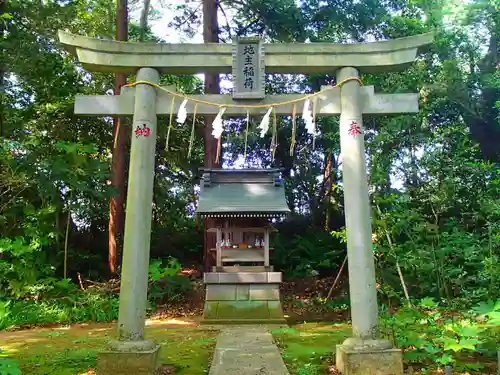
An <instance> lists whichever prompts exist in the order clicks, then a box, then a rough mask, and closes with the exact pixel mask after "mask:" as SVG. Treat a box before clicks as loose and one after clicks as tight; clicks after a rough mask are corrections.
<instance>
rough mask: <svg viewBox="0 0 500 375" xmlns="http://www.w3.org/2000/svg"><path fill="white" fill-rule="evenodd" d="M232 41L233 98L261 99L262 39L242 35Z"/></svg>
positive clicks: (262, 75) (262, 84)
mask: <svg viewBox="0 0 500 375" xmlns="http://www.w3.org/2000/svg"><path fill="white" fill-rule="evenodd" d="M233 43H234V44H233V70H232V73H233V86H234V89H233V98H235V99H263V98H264V96H265V93H264V74H265V67H264V62H265V59H264V46H263V44H262V43H263V42H262V39H261V38H254V37H248V38H247V37H242V38H237V39H236V40H235V41H234V42H233Z"/></svg>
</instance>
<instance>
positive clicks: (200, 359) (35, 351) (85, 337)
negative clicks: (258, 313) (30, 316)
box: [0, 323, 218, 375]
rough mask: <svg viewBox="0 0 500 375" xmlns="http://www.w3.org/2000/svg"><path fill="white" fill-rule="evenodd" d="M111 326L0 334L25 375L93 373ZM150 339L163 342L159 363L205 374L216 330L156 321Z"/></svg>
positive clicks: (191, 373) (188, 374)
mask: <svg viewBox="0 0 500 375" xmlns="http://www.w3.org/2000/svg"><path fill="white" fill-rule="evenodd" d="M114 332H115V329H114V326H112V325H94V326H92V325H90V326H87V327H77V328H71V327H68V328H57V329H39V330H29V331H20V332H14V333H0V342H1V345H0V346H1V348H2V350H6V351H7V353H8V354H9V356H10V357H11V358H13V359H15V360H17V361H18V362H19V364H20V367H21V370H22V371H23V374H30V375H49V374H50V375H84V374H94V373H95V372H94V369H95V366H96V354H97V352H98V351H99V350H102V349H104V348H105V347H106V345H107V343H108V341H109V340H110V339H111V338H112V337H113V336H114ZM146 332H147V333H146V335H147V337H148V338H150V339H152V340H154V341H155V342H157V343H158V344H161V345H162V349H161V353H160V362H161V363H162V364H164V365H171V366H172V367H175V373H176V374H181V375H201V374H206V373H207V370H208V368H209V366H210V362H211V359H212V354H213V351H214V347H215V338H216V335H217V333H218V332H217V331H216V330H211V329H206V328H205V329H203V328H198V327H196V326H175V327H171V326H165V325H161V323H160V324H159V325H157V324H153V325H152V326H151V327H148V328H147V329H146Z"/></svg>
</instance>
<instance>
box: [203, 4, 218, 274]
mask: <svg viewBox="0 0 500 375" xmlns="http://www.w3.org/2000/svg"><path fill="white" fill-rule="evenodd" d="M218 5H219V1H218V0H203V42H204V43H218V42H219V22H218V18H217V10H218ZM219 93H220V87H219V75H218V74H205V94H219ZM214 119H215V116H205V123H204V131H203V138H204V142H205V145H204V148H205V157H204V161H203V166H204V167H205V168H220V167H221V162H220V160H219V162H218V163H216V162H215V159H216V156H217V143H218V141H217V139H215V138H214V136H213V135H212V122H213V121H214ZM220 159H222V157H221V158H220ZM212 225H213V220H211V219H205V228H207V227H210V226H212ZM212 247H215V235H214V234H213V233H207V232H206V231H205V235H204V251H205V252H204V263H205V267H204V268H205V272H208V271H209V270H210V258H209V253H210V252H209V249H210V248H212Z"/></svg>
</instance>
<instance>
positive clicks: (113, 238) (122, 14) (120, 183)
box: [108, 0, 128, 275]
mask: <svg viewBox="0 0 500 375" xmlns="http://www.w3.org/2000/svg"><path fill="white" fill-rule="evenodd" d="M127 5H128V4H127V0H117V3H116V40H118V41H127V39H128V9H127ZM126 83H127V77H126V76H125V74H116V75H115V95H120V90H121V87H122V86H123V85H125V84H126ZM122 125H123V122H122V119H120V118H115V119H113V157H112V160H111V184H112V186H113V187H114V188H115V189H116V194H115V195H114V196H113V197H112V198H111V201H110V204H109V225H108V227H109V228H108V229H109V237H108V266H109V271H110V273H111V274H112V275H113V274H115V273H116V271H117V270H116V264H117V258H118V250H119V248H120V251H121V246H122V244H123V241H122V239H123V227H124V222H125V207H124V205H125V149H126V143H127V135H126V134H125V131H124V127H123V126H122Z"/></svg>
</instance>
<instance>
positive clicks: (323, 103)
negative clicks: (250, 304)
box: [75, 86, 418, 116]
mask: <svg viewBox="0 0 500 375" xmlns="http://www.w3.org/2000/svg"><path fill="white" fill-rule="evenodd" d="M134 94H135V88H132V87H125V88H123V90H122V94H121V95H116V96H113V95H97V96H84V95H77V96H76V100H75V114H77V115H88V116H131V115H133V111H134V101H135V99H134ZM191 97H192V98H194V99H200V100H204V101H209V102H213V103H217V104H220V105H230V104H248V105H253V104H263V105H269V104H273V103H279V102H286V101H289V100H294V99H300V98H303V97H304V94H283V95H268V96H267V97H266V98H265V99H263V100H255V101H244V102H242V101H235V100H233V98H232V96H231V95H218V94H214V95H192V96H191ZM361 100H362V103H363V114H367V115H368V114H370V115H384V114H391V113H392V114H396V113H416V112H418V94H412V93H410V94H375V93H374V88H373V86H363V87H362V89H361ZM181 103H182V99H181V98H175V101H174V114H176V113H177V112H178V111H179V106H180V104H181ZM171 105H172V96H171V95H170V94H168V93H167V92H165V91H159V92H158V95H157V97H156V114H157V115H168V114H170V108H171ZM186 109H187V112H188V114H192V113H193V111H194V102H192V101H190V102H188V105H187V107H186ZM302 109H303V102H299V103H297V114H298V115H300V114H301V113H302ZM218 111H219V109H218V107H216V106H212V105H207V104H198V107H197V109H196V113H197V114H198V115H216V114H217V113H218ZM248 111H249V113H250V115H263V114H264V113H265V112H266V111H267V108H249V109H248ZM292 111H293V104H286V105H281V106H277V107H276V114H277V115H279V116H290V115H291V114H292ZM246 113H247V110H246V109H245V108H231V107H228V108H227V109H226V111H225V113H224V116H246ZM316 114H317V116H332V115H339V114H340V89H339V88H332V89H330V90H327V91H325V92H323V93H321V94H319V95H318V104H317V109H316Z"/></svg>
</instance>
